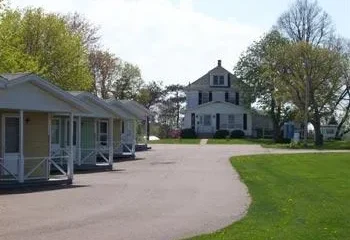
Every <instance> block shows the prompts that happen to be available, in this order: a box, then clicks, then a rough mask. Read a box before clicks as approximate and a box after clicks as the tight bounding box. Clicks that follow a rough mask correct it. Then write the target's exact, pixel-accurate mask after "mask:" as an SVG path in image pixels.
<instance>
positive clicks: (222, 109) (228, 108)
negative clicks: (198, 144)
mask: <svg viewBox="0 0 350 240" xmlns="http://www.w3.org/2000/svg"><path fill="white" fill-rule="evenodd" d="M192 112H195V113H196V116H203V115H206V114H210V115H211V116H212V128H211V129H212V132H213V133H214V132H215V131H216V114H217V113H219V114H220V117H221V115H229V114H233V115H235V118H237V121H236V119H235V124H236V123H237V124H242V128H243V114H247V130H244V132H245V135H246V136H251V135H252V117H251V113H250V112H248V111H247V110H246V109H245V108H244V107H242V106H236V105H233V104H227V103H212V104H208V105H207V106H203V107H199V108H198V109H195V110H194V111H192ZM236 116H237V117H236ZM224 118H225V117H224ZM197 119H199V117H198V118H197V117H196V121H197ZM220 120H221V119H220ZM190 125H191V114H190V111H189V112H188V114H186V115H185V120H184V126H188V127H190ZM196 130H197V131H199V132H200V129H199V128H197V126H196Z"/></svg>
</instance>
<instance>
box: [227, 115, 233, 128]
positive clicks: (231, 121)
mask: <svg viewBox="0 0 350 240" xmlns="http://www.w3.org/2000/svg"><path fill="white" fill-rule="evenodd" d="M227 126H228V129H233V128H235V115H233V114H230V115H228V121H227Z"/></svg>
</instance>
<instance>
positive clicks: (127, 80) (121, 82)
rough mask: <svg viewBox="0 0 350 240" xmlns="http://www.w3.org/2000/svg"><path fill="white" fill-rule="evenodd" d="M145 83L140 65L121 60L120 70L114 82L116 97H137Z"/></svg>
mask: <svg viewBox="0 0 350 240" xmlns="http://www.w3.org/2000/svg"><path fill="white" fill-rule="evenodd" d="M143 84H144V82H143V80H142V78H141V71H140V69H139V67H138V66H136V65H133V64H131V63H128V62H121V63H120V72H119V73H118V77H117V78H116V79H115V82H114V83H113V95H114V97H115V98H116V99H136V98H137V95H138V93H139V89H140V88H141V87H142V85H143Z"/></svg>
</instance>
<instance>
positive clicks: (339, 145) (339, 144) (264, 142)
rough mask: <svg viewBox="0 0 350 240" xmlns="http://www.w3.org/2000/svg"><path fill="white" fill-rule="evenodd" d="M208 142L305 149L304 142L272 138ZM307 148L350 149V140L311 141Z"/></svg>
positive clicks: (211, 140)
mask: <svg viewBox="0 0 350 240" xmlns="http://www.w3.org/2000/svg"><path fill="white" fill-rule="evenodd" d="M208 144H260V145H261V146H263V147H265V148H294V149H305V147H304V146H303V144H302V143H300V144H298V145H293V147H291V145H290V144H289V143H274V142H273V140H272V139H250V138H243V139H209V140H208ZM307 149H326V150H327V149H328V150H341V149H345V150H350V141H325V142H324V145H323V146H322V147H321V148H320V147H316V146H315V145H314V144H313V142H310V143H309V145H308V147H307Z"/></svg>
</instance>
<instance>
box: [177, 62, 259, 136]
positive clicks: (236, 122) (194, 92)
mask: <svg viewBox="0 0 350 240" xmlns="http://www.w3.org/2000/svg"><path fill="white" fill-rule="evenodd" d="M185 93H186V104H187V109H186V113H185V117H184V122H183V128H192V129H194V130H195V132H196V133H197V135H199V136H212V135H213V134H214V133H215V132H216V131H217V130H219V129H225V130H229V131H231V130H242V131H244V133H245V135H246V136H252V135H253V127H252V113H251V110H250V109H249V108H246V107H245V106H244V104H243V97H242V91H241V89H240V88H239V86H238V84H237V79H236V77H235V76H234V75H233V74H232V73H230V72H229V71H227V70H226V69H225V68H223V67H222V65H221V60H218V64H217V66H216V67H215V68H213V69H211V70H210V71H209V72H208V73H206V74H205V75H203V76H202V77H200V78H199V79H198V80H196V81H194V82H193V83H192V84H190V85H189V86H188V87H186V89H185Z"/></svg>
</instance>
